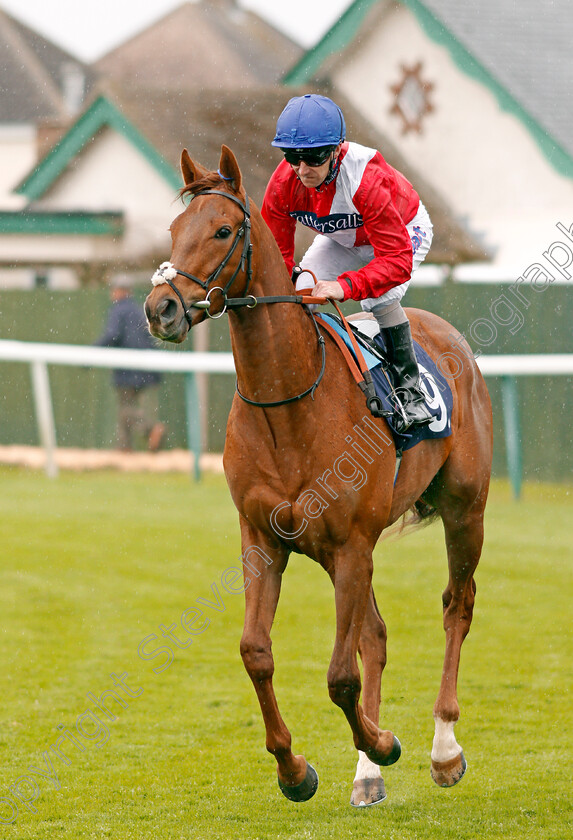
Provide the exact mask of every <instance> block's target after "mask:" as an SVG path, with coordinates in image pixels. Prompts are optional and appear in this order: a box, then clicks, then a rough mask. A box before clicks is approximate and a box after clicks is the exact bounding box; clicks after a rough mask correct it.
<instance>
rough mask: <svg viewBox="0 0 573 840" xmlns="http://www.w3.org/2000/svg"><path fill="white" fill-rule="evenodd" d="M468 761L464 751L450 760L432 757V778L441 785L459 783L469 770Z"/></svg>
mask: <svg viewBox="0 0 573 840" xmlns="http://www.w3.org/2000/svg"><path fill="white" fill-rule="evenodd" d="M467 766H468V765H467V763H466V760H465V758H464V754H463V752H461V753H460V754H459V755H456V756H455V758H451V759H450V760H449V761H434V760H433V759H432V770H431V773H432V779H433V780H434V781H435V783H436V784H437V785H439V786H440V787H453V786H454V785H457V783H458V782H459V781H460V779H461V778H462V776H463V775H464V773H465V772H466V770H467Z"/></svg>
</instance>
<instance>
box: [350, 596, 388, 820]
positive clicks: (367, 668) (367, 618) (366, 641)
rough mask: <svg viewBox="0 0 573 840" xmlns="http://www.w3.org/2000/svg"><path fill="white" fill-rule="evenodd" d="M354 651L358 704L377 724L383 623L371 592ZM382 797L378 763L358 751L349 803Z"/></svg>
mask: <svg viewBox="0 0 573 840" xmlns="http://www.w3.org/2000/svg"><path fill="white" fill-rule="evenodd" d="M358 652H359V654H360V658H361V660H362V666H363V673H364V679H363V688H362V707H363V709H364V714H365V715H366V717H367V718H368V719H369V720H371V721H372V723H375V724H376V725H378V722H379V714H380V682H381V678H382V671H383V670H384V666H385V665H386V625H385V624H384V621H383V619H382V616H381V615H380V613H379V611H378V606H377V604H376V599H375V597H374V592H373V591H372V589H371V590H370V599H369V602H368V605H367V607H366V613H365V615H364V621H363V624H362V630H361V633H360V641H359V642H358ZM384 799H386V789H385V787H384V780H383V778H382V774H381V773H380V767H379V765H378V764H374V762H373V761H370V759H369V758H368V756H367V755H366V753H364V752H362V751H361V750H360V751H359V752H358V765H357V767H356V776H355V778H354V784H353V787H352V796H351V798H350V804H351V805H355V806H356V807H359V808H360V807H365V806H367V805H376V804H378V803H379V802H383V801H384Z"/></svg>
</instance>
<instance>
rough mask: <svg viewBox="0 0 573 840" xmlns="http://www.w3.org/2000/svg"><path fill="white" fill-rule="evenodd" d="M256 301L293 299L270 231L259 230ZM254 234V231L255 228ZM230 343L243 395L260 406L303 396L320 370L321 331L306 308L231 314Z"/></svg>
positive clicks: (266, 307) (280, 306)
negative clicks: (271, 297) (269, 297)
mask: <svg viewBox="0 0 573 840" xmlns="http://www.w3.org/2000/svg"><path fill="white" fill-rule="evenodd" d="M256 227H257V232H256V235H257V238H256V245H255V259H254V271H253V281H252V285H251V288H250V290H249V291H250V293H252V294H253V295H254V296H255V297H257V298H258V297H262V296H267V295H294V293H295V292H294V288H293V285H292V282H291V280H290V278H289V276H288V272H287V271H286V269H285V265H284V262H283V259H282V255H281V253H280V251H279V249H278V247H277V246H276V243H275V241H274V239H273V238H272V234H271V232H270V231H269V229H268V228H267V227H266V225H264V223H263V222H262V220H260V226H259V225H257V226H256ZM253 233H255V226H253ZM229 323H230V331H231V343H232V347H233V355H234V357H235V367H236V370H237V380H238V384H239V389H240V390H241V393H243V394H245V396H248V397H249V398H251V399H254V400H257V401H271V400H273V401H274V400H283V399H287V398H288V397H292V396H294V395H296V394H297V393H300V392H301V391H304V390H305V389H306V388H308V387H309V385H311V384H312V381H313V378H314V377H316V374H317V371H318V369H319V364H320V358H319V355H318V349H317V339H316V332H315V329H314V327H313V325H312V322H311V319H310V318H309V317H308V315H307V314H306V313H305V311H304V310H303V308H302V306H300V305H298V304H295V303H271V304H259V305H258V306H256V307H254V308H252V309H247V308H242V309H239V310H235V311H234V312H232V313H231V316H230V319H229Z"/></svg>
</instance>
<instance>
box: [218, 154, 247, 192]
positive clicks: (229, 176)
mask: <svg viewBox="0 0 573 840" xmlns="http://www.w3.org/2000/svg"><path fill="white" fill-rule="evenodd" d="M219 175H222V176H223V178H224V179H225V181H230V182H231V186H232V187H233V189H234V190H235V192H239V190H240V189H241V181H242V177H241V170H240V169H239V164H238V163H237V158H236V157H235V155H234V154H233V152H232V151H231V150H230V149H229V148H228V147H227V146H225V145H223V146H221V160H220V161H219Z"/></svg>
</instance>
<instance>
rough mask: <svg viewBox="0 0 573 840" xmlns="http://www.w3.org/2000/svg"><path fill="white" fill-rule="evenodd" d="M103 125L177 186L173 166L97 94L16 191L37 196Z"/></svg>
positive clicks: (33, 196) (56, 177)
mask: <svg viewBox="0 0 573 840" xmlns="http://www.w3.org/2000/svg"><path fill="white" fill-rule="evenodd" d="M104 127H109V128H112V129H114V130H115V131H117V132H118V133H119V134H121V135H123V136H124V137H125V138H126V139H127V140H128V141H129V142H130V143H131V144H132V145H133V146H134V147H135V148H136V149H137V150H138V151H139V152H140V154H142V155H143V156H144V157H145V158H146V159H147V160H148V161H149V163H150V164H151V165H152V166H153V167H154V169H155V170H156V171H157V172H158V173H159V175H161V177H162V178H164V180H165V181H166V182H167V183H168V184H169V186H170V187H171V188H173V189H177V188H178V186H179V182H180V179H179V176H178V173H177V172H176V171H175V170H174V169H173V167H172V166H170V165H169V163H167V162H166V161H165V160H164V158H163V157H162V156H161V155H160V154H159V152H158V151H157V150H156V149H155V147H154V146H153V145H152V144H151V143H149V141H148V140H147V139H146V138H145V137H144V136H143V134H141V132H140V131H139V130H138V129H137V128H136V127H135V126H134V125H133V123H131V122H130V121H129V120H128V119H127V117H126V116H124V115H123V114H122V113H121V112H120V111H119V110H118V109H117V108H116V107H115V105H114V104H113V103H112V102H110V100H109V99H107V98H106V97H105V96H100V97H98V98H97V99H96V100H95V101H94V102H93V103H92V105H91V106H90V107H89V108H88V109H87V110H86V111H85V112H84V113H83V114H82V115H81V116H80V118H79V119H78V120H77V121H76V122H75V123H74V124H73V126H72V127H71V128H70V129H69V131H67V132H66V134H64V136H63V137H62V138H61V140H60V141H59V142H58V143H57V144H56V145H55V146H54V147H53V148H52V149H51V150H50V151H49V152H48V154H47V155H46V156H45V157H44V158H43V159H42V160H41V161H40V162H39V164H38V165H37V166H36V168H35V169H34V170H33V171H32V172H31V173H30V174H29V175H28V176H27V177H26V178H25V179H24V180H23V181H22V182H21V183H20V184H19V185H18V187H17V188H16V190H15V192H17V193H20V194H21V195H25V196H26V197H27V198H28V199H29V200H30V201H35V200H37V199H39V198H40V197H41V196H42V195H44V194H45V192H46V191H47V190H48V189H49V188H50V187H51V186H52V184H54V182H55V181H56V180H57V179H58V178H59V177H60V175H61V174H62V173H63V172H64V171H65V169H66V168H67V167H68V166H69V164H70V163H71V162H72V161H73V159H74V158H75V157H76V156H77V155H79V154H80V153H81V151H82V149H84V148H85V146H86V145H87V144H88V143H89V142H90V141H91V140H92V139H93V137H95V135H96V134H97V133H98V132H99V131H101V129H102V128H104Z"/></svg>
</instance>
